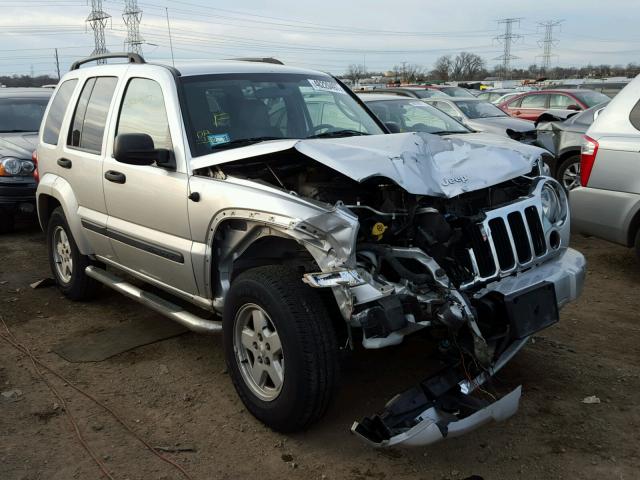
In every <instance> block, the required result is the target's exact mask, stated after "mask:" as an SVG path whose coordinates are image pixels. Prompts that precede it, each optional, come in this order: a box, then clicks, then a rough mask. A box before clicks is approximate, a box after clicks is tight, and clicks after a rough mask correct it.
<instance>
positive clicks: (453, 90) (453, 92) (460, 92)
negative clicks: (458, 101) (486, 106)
mask: <svg viewBox="0 0 640 480" xmlns="http://www.w3.org/2000/svg"><path fill="white" fill-rule="evenodd" d="M440 91H441V92H444V93H445V94H446V95H448V96H449V97H463V98H476V97H474V96H473V94H472V93H470V92H469V91H467V90H465V89H464V88H460V87H440Z"/></svg>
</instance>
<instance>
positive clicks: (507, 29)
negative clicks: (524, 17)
mask: <svg viewBox="0 0 640 480" xmlns="http://www.w3.org/2000/svg"><path fill="white" fill-rule="evenodd" d="M520 20H521V18H502V19H500V20H498V25H501V24H504V33H503V34H502V35H498V36H497V37H495V40H497V41H498V42H501V43H503V44H504V52H503V53H502V55H500V56H499V57H496V58H494V60H502V76H503V78H504V79H507V78H509V76H510V71H511V60H516V59H517V58H520V57H516V56H515V55H511V43H512V42H513V41H514V40H518V39H520V38H522V35H518V34H516V33H513V26H514V25H515V24H518V25H520Z"/></svg>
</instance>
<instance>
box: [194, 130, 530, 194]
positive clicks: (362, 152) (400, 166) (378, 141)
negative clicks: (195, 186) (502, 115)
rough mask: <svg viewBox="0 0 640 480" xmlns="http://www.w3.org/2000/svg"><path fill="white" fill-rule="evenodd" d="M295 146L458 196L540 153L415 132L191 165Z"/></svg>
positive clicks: (332, 163) (340, 167)
mask: <svg viewBox="0 0 640 480" xmlns="http://www.w3.org/2000/svg"><path fill="white" fill-rule="evenodd" d="M523 146H524V147H526V146H525V145H523ZM289 149H295V150H297V151H298V152H300V153H302V154H303V155H306V156H307V157H309V158H312V159H313V160H315V161H317V162H320V163H322V164H323V165H326V166H327V167H329V168H332V169H333V170H336V171H338V172H340V173H342V174H343V175H346V176H347V177H349V178H352V179H353V180H356V181H358V182H363V181H365V180H367V179H368V178H372V177H386V178H388V179H390V180H392V181H394V182H395V183H397V184H398V185H399V186H400V187H402V188H404V189H405V190H406V191H407V192H409V193H411V194H414V195H428V196H436V197H454V196H457V195H460V194H461V193H464V192H470V191H474V190H480V189H482V188H485V187H488V186H491V185H495V184H498V183H501V182H504V181H506V180H509V179H511V178H514V177H517V176H519V175H523V174H527V173H529V172H530V171H531V169H532V168H533V166H534V164H535V163H536V161H537V159H538V157H539V149H537V148H535V147H534V149H533V150H528V149H519V150H517V151H516V150H514V149H513V147H511V146H510V147H504V146H497V145H496V146H494V145H487V144H486V142H485V143H484V144H483V143H482V142H478V141H474V140H472V139H469V140H466V139H465V140H463V139H461V138H459V137H454V136H452V137H449V138H446V137H439V136H437V135H430V134H428V133H421V132H412V133H398V134H390V135H367V136H354V137H346V138H338V139H309V140H276V141H269V142H263V143H260V144H256V145H251V146H248V147H243V148H236V149H232V150H224V151H221V152H217V153H213V154H210V155H206V156H203V157H198V158H196V159H194V160H192V162H191V166H192V168H193V169H199V168H205V167H209V166H214V165H222V164H225V163H229V162H234V161H238V160H242V159H245V158H250V157H256V156H259V155H266V154H273V153H276V152H280V151H286V150H289Z"/></svg>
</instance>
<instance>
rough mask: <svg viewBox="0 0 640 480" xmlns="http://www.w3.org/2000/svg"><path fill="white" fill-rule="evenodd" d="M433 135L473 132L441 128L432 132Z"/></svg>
mask: <svg viewBox="0 0 640 480" xmlns="http://www.w3.org/2000/svg"><path fill="white" fill-rule="evenodd" d="M430 133H431V134H432V135H454V134H456V133H471V132H470V131H468V130H439V131H437V132H430Z"/></svg>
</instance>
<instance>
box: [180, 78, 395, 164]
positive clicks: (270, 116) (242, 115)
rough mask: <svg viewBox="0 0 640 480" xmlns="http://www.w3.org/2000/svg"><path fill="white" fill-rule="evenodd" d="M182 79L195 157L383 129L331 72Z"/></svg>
mask: <svg viewBox="0 0 640 480" xmlns="http://www.w3.org/2000/svg"><path fill="white" fill-rule="evenodd" d="M181 82H182V84H183V87H184V98H185V107H186V108H185V109H184V115H185V124H186V125H188V136H189V141H190V144H191V150H192V155H193V156H200V155H206V154H208V153H211V152H213V151H216V150H221V149H225V148H232V147H239V146H246V145H248V144H251V143H256V142H260V141H264V140H271V139H283V138H296V139H304V138H323V137H340V136H350V135H369V134H380V133H383V131H382V129H381V128H380V127H379V126H378V124H377V123H376V121H375V120H374V119H373V118H372V117H371V116H370V115H369V114H368V113H367V111H366V110H364V109H363V108H362V107H361V106H360V104H358V102H356V101H355V100H354V99H353V97H351V95H349V94H348V92H346V91H345V90H344V89H343V88H342V87H341V86H340V85H339V84H338V83H337V82H336V81H335V80H334V79H332V78H331V77H328V76H320V75H317V76H313V75H311V76H310V75H303V74H280V73H261V74H258V73H245V74H220V75H206V76H193V77H183V78H182V79H181Z"/></svg>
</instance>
